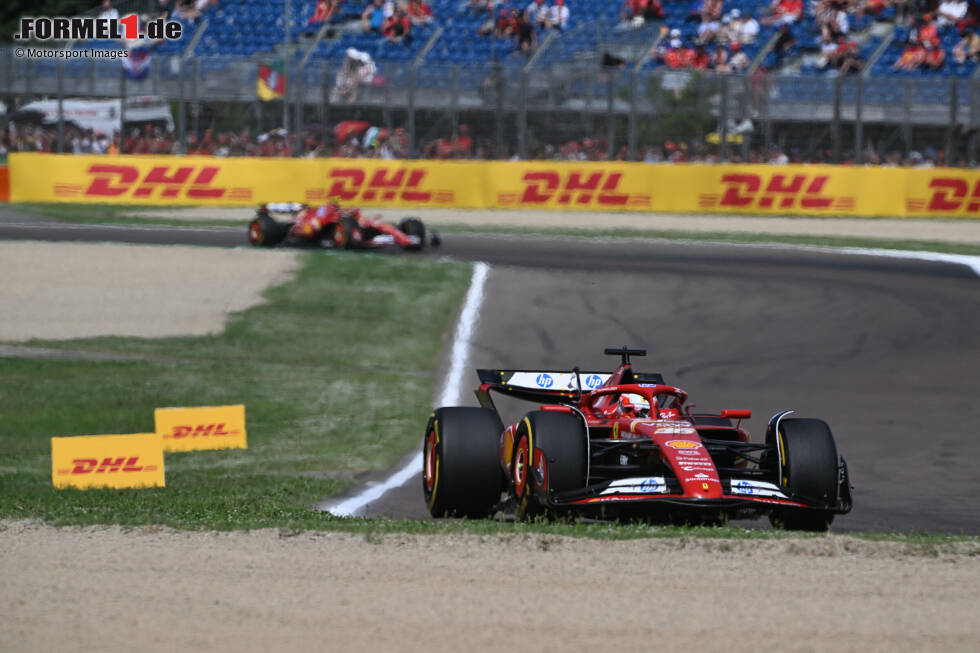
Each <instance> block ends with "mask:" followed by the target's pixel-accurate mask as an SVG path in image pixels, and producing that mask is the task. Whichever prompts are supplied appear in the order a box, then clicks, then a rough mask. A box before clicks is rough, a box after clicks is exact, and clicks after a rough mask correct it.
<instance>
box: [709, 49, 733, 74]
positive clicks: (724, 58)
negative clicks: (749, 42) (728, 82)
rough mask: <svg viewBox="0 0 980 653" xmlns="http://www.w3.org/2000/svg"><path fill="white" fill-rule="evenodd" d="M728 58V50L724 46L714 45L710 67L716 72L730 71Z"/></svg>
mask: <svg viewBox="0 0 980 653" xmlns="http://www.w3.org/2000/svg"><path fill="white" fill-rule="evenodd" d="M728 58H729V57H728V50H727V49H725V46H723V45H721V44H718V45H716V46H715V49H714V52H712V53H711V65H710V68H711V69H712V70H714V71H715V72H718V73H730V72H732V66H731V64H730V63H728Z"/></svg>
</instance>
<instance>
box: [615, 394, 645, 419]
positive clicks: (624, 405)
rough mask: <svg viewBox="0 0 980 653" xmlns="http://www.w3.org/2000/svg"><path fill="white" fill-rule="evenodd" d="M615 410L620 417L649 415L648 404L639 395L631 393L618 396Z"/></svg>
mask: <svg viewBox="0 0 980 653" xmlns="http://www.w3.org/2000/svg"><path fill="white" fill-rule="evenodd" d="M617 408H618V411H619V414H620V415H626V416H627V417H646V416H647V415H649V414H650V403H649V402H648V401H647V400H646V399H644V398H643V397H642V396H641V395H637V394H632V393H627V394H623V395H620V396H619V404H618V406H617Z"/></svg>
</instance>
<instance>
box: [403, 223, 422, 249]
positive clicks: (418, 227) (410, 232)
mask: <svg viewBox="0 0 980 653" xmlns="http://www.w3.org/2000/svg"><path fill="white" fill-rule="evenodd" d="M398 229H399V231H401V232H402V233H403V234H405V235H406V236H416V237H418V239H419V244H418V245H405V246H404V248H405V249H412V250H415V249H422V248H423V247H425V224H423V223H422V220H420V219H419V218H412V217H408V218H402V219H401V220H399V222H398Z"/></svg>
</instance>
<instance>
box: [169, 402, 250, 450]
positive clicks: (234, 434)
mask: <svg viewBox="0 0 980 653" xmlns="http://www.w3.org/2000/svg"><path fill="white" fill-rule="evenodd" d="M153 417H154V420H155V421H156V432H157V435H159V436H160V437H161V438H162V440H163V449H164V451H199V450H203V449H247V448H248V442H247V440H246V434H245V406H243V405H238V406H197V407H194V408H157V409H156V410H155V411H154V412H153Z"/></svg>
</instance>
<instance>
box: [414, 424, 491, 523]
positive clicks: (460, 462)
mask: <svg viewBox="0 0 980 653" xmlns="http://www.w3.org/2000/svg"><path fill="white" fill-rule="evenodd" d="M503 430H504V427H503V425H502V424H501V422H500V417H499V416H498V415H497V413H495V412H494V411H492V410H487V409H486V408H469V407H451V408H439V409H437V410H436V411H435V412H434V413H432V416H431V417H430V418H429V423H428V425H427V426H426V428H425V440H424V441H423V444H422V455H423V469H422V491H423V494H424V496H425V503H426V505H427V506H428V508H429V513H430V514H431V515H432V516H433V517H437V518H438V517H453V516H455V517H469V518H473V519H482V518H485V517H489V516H490V515H491V513H492V511H493V508H494V506H496V505H497V503H498V502H499V501H500V493H501V491H502V490H503V482H502V479H501V472H500V465H499V462H498V460H497V456H498V453H499V444H500V434H501V432H502V431H503Z"/></svg>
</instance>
